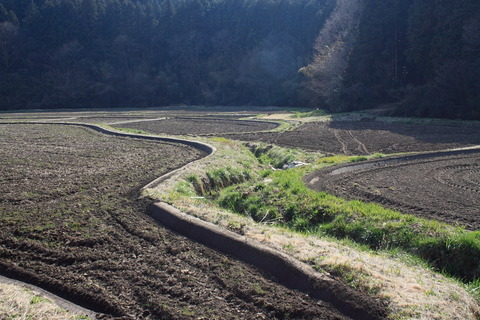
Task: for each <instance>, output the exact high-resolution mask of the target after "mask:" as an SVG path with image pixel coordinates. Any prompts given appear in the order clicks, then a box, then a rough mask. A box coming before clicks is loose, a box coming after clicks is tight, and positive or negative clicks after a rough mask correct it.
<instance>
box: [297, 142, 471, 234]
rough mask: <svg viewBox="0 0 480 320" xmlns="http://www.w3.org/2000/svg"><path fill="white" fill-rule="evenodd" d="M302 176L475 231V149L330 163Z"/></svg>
mask: <svg viewBox="0 0 480 320" xmlns="http://www.w3.org/2000/svg"><path fill="white" fill-rule="evenodd" d="M342 171H343V172H342ZM305 181H306V182H307V183H309V185H310V186H311V187H312V188H314V189H316V190H321V191H328V192H331V193H333V194H336V195H338V196H341V197H344V198H348V199H361V200H366V201H373V202H377V203H380V204H382V205H383V206H386V207H389V208H392V209H397V210H399V211H401V212H404V213H411V214H415V215H417V216H421V217H425V218H429V219H437V220H440V221H444V222H447V223H450V224H453V225H455V224H457V223H458V224H460V225H463V226H465V227H466V228H467V229H470V230H480V216H479V214H478V213H479V211H478V210H479V208H480V196H479V195H480V150H476V151H465V153H461V154H452V155H445V154H443V155H441V156H433V155H432V156H425V155H422V156H419V157H410V159H409V160H401V161H393V160H388V162H385V161H384V160H381V161H376V162H367V163H362V164H358V165H348V166H343V167H340V168H338V167H335V168H329V169H325V170H322V171H319V172H316V173H314V174H311V175H310V176H308V177H306V178H305Z"/></svg>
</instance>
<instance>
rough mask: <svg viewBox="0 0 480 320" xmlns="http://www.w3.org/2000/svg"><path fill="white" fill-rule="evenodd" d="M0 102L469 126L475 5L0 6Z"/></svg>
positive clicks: (98, 0) (376, 0)
mask: <svg viewBox="0 0 480 320" xmlns="http://www.w3.org/2000/svg"><path fill="white" fill-rule="evenodd" d="M0 98H1V99H0V108H1V109H17V108H59V107H61V108H67V107H70V108H71V107H117V106H129V107H144V106H162V105H172V104H187V105H203V104H207V105H260V106H261V105H265V106H266V105H283V106H312V107H319V108H326V109H329V110H331V111H346V110H360V109H367V108H376V107H381V108H387V109H388V110H392V113H394V114H398V115H417V116H432V117H447V118H464V119H480V1H478V0H449V1H437V0H0Z"/></svg>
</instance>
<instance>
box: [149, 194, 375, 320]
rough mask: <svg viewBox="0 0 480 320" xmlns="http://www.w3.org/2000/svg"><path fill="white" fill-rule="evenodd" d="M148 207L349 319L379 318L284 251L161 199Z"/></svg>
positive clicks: (205, 242)
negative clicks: (185, 211) (324, 303)
mask: <svg viewBox="0 0 480 320" xmlns="http://www.w3.org/2000/svg"><path fill="white" fill-rule="evenodd" d="M149 211H150V215H151V216H152V218H153V219H154V220H156V221H157V222H158V223H160V224H161V225H163V226H165V227H167V228H169V229H170V230H173V231H175V232H177V233H179V234H182V235H184V236H186V237H188V238H189V239H191V240H195V241H197V242H199V243H201V244H203V245H206V246H208V247H210V248H213V249H215V250H217V251H220V252H222V253H224V254H228V255H231V256H233V257H235V258H237V259H239V260H241V261H243V262H245V263H248V264H250V265H253V266H255V267H257V268H259V269H262V270H264V271H266V272H268V273H270V274H271V275H273V276H274V277H276V278H277V279H278V281H279V282H280V283H282V284H283V285H285V286H286V287H287V288H290V289H294V290H298V291H301V292H304V293H307V294H309V295H310V296H311V297H312V298H315V299H318V300H321V301H324V302H327V303H330V304H332V305H333V306H334V307H335V308H336V309H337V310H338V311H340V312H341V313H342V314H344V315H345V316H347V317H349V318H351V319H357V320H367V319H372V320H373V319H380V318H379V316H380V315H376V314H371V313H370V312H369V311H370V310H369V309H368V308H359V307H356V306H365V305H366V304H367V303H369V302H367V301H365V299H364V298H363V297H362V296H361V295H360V294H359V293H358V292H357V291H355V290H353V289H351V288H349V287H347V286H346V285H344V284H341V283H338V282H336V281H335V280H333V279H331V278H330V277H328V276H326V275H322V274H321V273H318V272H316V271H314V270H313V269H312V268H311V267H310V266H308V265H306V264H305V263H302V262H300V261H298V260H297V259H295V258H293V257H291V256H289V255H287V254H284V253H282V252H280V251H278V250H276V249H273V248H271V247H268V246H266V245H263V244H261V243H259V242H258V241H256V240H254V239H251V238H249V237H246V236H241V235H239V234H236V233H234V232H232V231H229V230H226V229H224V228H221V227H219V226H217V225H215V224H213V223H211V222H207V221H204V220H201V219H199V218H196V217H193V216H191V215H189V214H186V213H184V212H182V211H180V210H178V209H177V208H175V207H173V206H171V205H169V204H167V203H164V202H156V203H153V204H151V205H150V208H149ZM334 281H335V285H333V282H334ZM362 302H363V303H362Z"/></svg>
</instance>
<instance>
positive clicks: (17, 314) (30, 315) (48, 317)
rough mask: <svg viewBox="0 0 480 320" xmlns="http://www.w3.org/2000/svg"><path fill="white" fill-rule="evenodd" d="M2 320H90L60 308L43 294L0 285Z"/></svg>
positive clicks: (0, 313) (14, 286) (9, 285)
mask: <svg viewBox="0 0 480 320" xmlns="http://www.w3.org/2000/svg"><path fill="white" fill-rule="evenodd" d="M0 319H2V320H7V319H8V320H10V319H12V320H13V319H14V320H80V319H89V318H87V317H84V316H78V315H75V314H73V313H71V312H69V311H66V310H64V309H62V308H60V307H58V306H57V305H56V304H55V303H53V302H52V301H50V300H49V299H46V298H44V297H42V295H41V294H39V293H37V292H34V291H32V290H29V289H26V288H23V287H21V286H18V285H13V284H4V283H1V284H0Z"/></svg>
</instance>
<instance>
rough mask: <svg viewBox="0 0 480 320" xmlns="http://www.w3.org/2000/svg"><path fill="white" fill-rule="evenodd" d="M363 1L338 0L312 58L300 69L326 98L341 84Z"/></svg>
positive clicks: (314, 87)
mask: <svg viewBox="0 0 480 320" xmlns="http://www.w3.org/2000/svg"><path fill="white" fill-rule="evenodd" d="M363 7H364V0H337V3H336V6H335V9H334V11H333V13H332V15H331V16H330V17H329V18H328V19H327V21H326V22H325V25H324V26H323V28H322V29H321V31H320V33H319V34H318V36H317V38H316V40H315V45H314V48H315V51H316V53H315V56H314V58H313V61H312V62H311V63H310V64H309V65H308V66H306V67H303V68H301V69H300V70H299V72H300V73H302V74H304V75H305V76H307V77H308V78H309V79H310V82H309V83H308V87H309V89H310V90H312V91H313V92H314V93H315V94H317V95H319V96H321V97H322V98H323V99H325V100H326V101H328V100H330V99H331V98H332V97H333V96H335V95H336V93H337V92H338V89H339V88H340V86H341V83H342V76H343V73H344V71H345V69H346V67H347V63H348V57H349V54H350V52H351V50H352V48H353V44H354V42H355V40H356V37H357V34H358V26H359V23H360V18H361V14H362V10H363Z"/></svg>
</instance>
